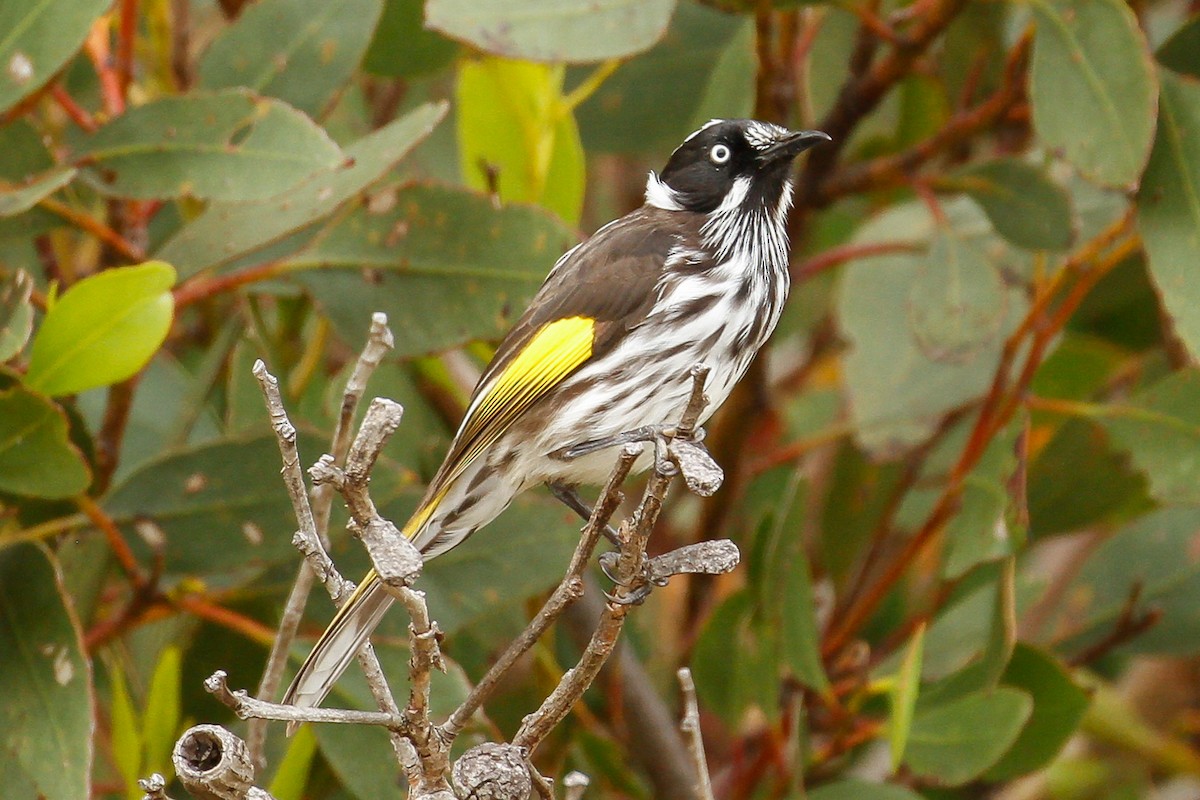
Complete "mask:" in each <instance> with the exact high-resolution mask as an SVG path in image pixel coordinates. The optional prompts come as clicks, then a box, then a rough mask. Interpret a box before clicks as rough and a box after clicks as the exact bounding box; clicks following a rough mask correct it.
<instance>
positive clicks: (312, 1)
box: [197, 0, 402, 116]
mask: <svg viewBox="0 0 1200 800" xmlns="http://www.w3.org/2000/svg"><path fill="white" fill-rule="evenodd" d="M382 10H383V0H259V2H257V3H252V4H249V5H247V6H246V7H245V9H243V11H242V14H241V15H240V16H239V17H238V19H237V20H236V21H235V22H234V23H233V24H232V25H230V26H229V27H228V28H226V29H225V30H223V31H222V32H221V33H220V35H218V36H217V38H216V39H214V40H213V43H212V44H211V45H209V48H208V50H206V51H205V53H204V57H203V58H202V59H201V60H200V65H199V67H198V68H197V78H198V81H199V85H200V86H201V87H204V88H207V89H224V88H231V87H236V86H241V87H245V88H247V89H250V90H251V91H254V92H256V93H258V94H263V95H268V96H270V97H277V98H279V99H280V100H283V101H284V102H286V103H288V104H290V105H292V106H294V107H295V108H298V109H300V110H301V111H303V112H305V113H307V114H310V115H314V116H315V115H317V114H320V113H321V112H322V111H324V110H325V109H326V107H327V106H328V105H329V104H330V101H331V100H332V99H333V98H334V96H335V95H336V94H337V92H338V91H339V90H340V89H341V88H342V87H343V86H344V85H345V84H346V83H347V81H349V80H350V76H351V75H352V74H353V73H354V70H355V68H356V67H357V66H358V63H359V61H361V60H362V57H363V53H365V52H366V49H367V45H368V43H369V42H370V41H371V34H372V32H373V31H374V30H375V23H376V22H377V21H378V20H379V15H380V13H381V12H382ZM264 45H266V46H264ZM393 46H396V45H395V44H394V45H393ZM398 49H402V48H398Z"/></svg>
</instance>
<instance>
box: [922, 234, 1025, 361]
mask: <svg viewBox="0 0 1200 800" xmlns="http://www.w3.org/2000/svg"><path fill="white" fill-rule="evenodd" d="M922 261H923V264H922V267H921V269H919V270H918V271H917V274H916V276H915V277H914V280H913V281H912V284H911V285H910V287H909V290H908V298H907V303H906V305H907V307H908V318H909V328H910V330H911V331H912V334H913V338H914V341H915V343H916V345H917V347H918V348H919V349H920V350H921V352H922V353H923V354H924V355H925V357H926V358H928V359H929V360H931V361H935V362H946V363H951V364H961V363H964V362H970V361H971V360H972V359H973V358H974V357H975V355H976V354H978V353H979V352H980V351H981V350H983V349H985V348H988V347H989V345H990V346H992V347H994V346H995V344H996V342H997V339H998V338H999V336H998V334H999V331H1000V326H1001V325H1002V324H1003V322H1004V318H1005V315H1006V312H1007V309H1006V301H1007V296H1006V290H1005V286H1004V281H1003V280H1002V279H1001V276H1000V271H999V270H998V269H997V268H996V266H995V265H994V264H993V263H992V262H991V260H990V259H989V257H988V254H987V253H986V252H985V251H984V249H983V248H982V247H981V246H979V245H978V244H977V243H975V242H973V241H971V240H969V239H967V238H965V237H961V236H959V235H958V234H957V233H955V232H954V231H953V230H952V229H949V228H939V229H938V230H937V232H936V233H935V234H934V237H933V241H932V243H931V244H930V247H929V253H928V255H927V256H926V257H925V258H924V259H922Z"/></svg>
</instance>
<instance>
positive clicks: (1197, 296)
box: [1137, 71, 1200, 356]
mask: <svg viewBox="0 0 1200 800" xmlns="http://www.w3.org/2000/svg"><path fill="white" fill-rule="evenodd" d="M1161 79H1162V97H1161V99H1160V102H1159V109H1158V134H1157V136H1156V138H1155V140H1154V151H1153V152H1152V153H1151V154H1150V163H1149V164H1148V165H1147V167H1146V174H1145V176H1143V178H1142V186H1141V190H1140V191H1139V192H1138V197H1137V224H1138V230H1139V231H1140V232H1141V234H1142V239H1143V241H1144V242H1145V247H1146V254H1147V256H1148V259H1149V265H1150V275H1151V277H1153V279H1154V283H1155V285H1156V287H1157V288H1158V292H1159V294H1160V295H1161V296H1162V302H1163V305H1164V306H1165V307H1166V310H1167V313H1169V314H1170V315H1171V318H1172V320H1173V321H1174V323H1175V332H1176V333H1177V334H1178V335H1179V338H1180V339H1182V340H1183V343H1184V344H1185V345H1186V346H1187V348H1188V350H1189V352H1191V353H1192V354H1193V356H1195V355H1197V354H1200V288H1198V287H1200V283H1198V282H1197V281H1196V280H1195V276H1194V272H1195V268H1196V252H1197V251H1198V250H1200V83H1198V82H1197V81H1194V80H1189V79H1186V78H1180V77H1177V76H1175V75H1172V74H1171V73H1169V72H1166V71H1163V72H1162V73H1161Z"/></svg>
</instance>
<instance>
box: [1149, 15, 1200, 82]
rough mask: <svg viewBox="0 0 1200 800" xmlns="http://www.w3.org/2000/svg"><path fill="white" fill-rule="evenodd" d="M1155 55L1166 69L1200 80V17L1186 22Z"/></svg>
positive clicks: (1194, 17)
mask: <svg viewBox="0 0 1200 800" xmlns="http://www.w3.org/2000/svg"><path fill="white" fill-rule="evenodd" d="M1154 55H1155V57H1156V58H1158V63H1160V64H1162V65H1163V66H1164V67H1167V68H1168V69H1173V70H1175V71H1176V72H1182V73H1183V74H1184V75H1191V76H1192V77H1193V78H1200V16H1193V17H1192V18H1191V19H1189V20H1188V21H1187V22H1185V23H1184V24H1183V25H1182V26H1181V27H1180V28H1179V30H1177V31H1175V33H1173V34H1171V38H1170V39H1167V41H1166V42H1165V43H1163V45H1162V46H1161V47H1159V48H1158V52H1156V53H1155V54H1154Z"/></svg>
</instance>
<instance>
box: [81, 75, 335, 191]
mask: <svg viewBox="0 0 1200 800" xmlns="http://www.w3.org/2000/svg"><path fill="white" fill-rule="evenodd" d="M80 156H81V157H82V158H83V159H84V160H85V163H87V164H90V165H92V170H90V174H92V177H93V183H94V184H95V185H96V186H97V187H98V188H99V189H101V190H102V191H105V192H108V193H110V194H115V195H120V196H122V197H135V198H142V199H151V198H173V197H187V196H192V197H200V198H205V199H215V200H239V201H240V200H258V199H263V198H267V197H273V196H275V195H278V194H280V193H281V192H284V191H285V190H287V189H290V188H292V187H293V186H296V185H297V184H298V183H300V181H302V180H303V179H305V178H308V177H309V176H311V175H313V174H314V173H317V172H320V171H321V170H326V169H329V168H332V167H336V166H338V165H339V164H342V163H343V162H344V161H345V160H346V154H344V153H343V152H342V151H341V149H340V148H339V147H338V146H337V145H336V144H335V143H334V141H333V140H332V139H330V138H329V135H328V134H327V133H325V131H324V130H322V129H321V128H320V127H318V126H317V125H316V124H315V123H314V122H313V121H312V120H311V119H309V118H308V117H307V116H305V115H304V114H303V113H301V112H299V111H297V110H296V109H294V108H292V107H291V106H288V105H287V104H286V103H283V102H281V101H279V100H272V99H269V98H262V97H256V96H255V95H252V94H250V93H249V92H246V91H243V90H239V89H233V90H225V91H220V92H204V93H200V92H197V93H193V94H190V95H187V96H179V97H164V98H161V99H159V100H154V101H152V102H149V103H147V104H146V105H144V106H139V107H137V108H134V109H130V110H129V111H126V112H125V113H124V114H122V115H121V116H119V117H117V118H116V119H114V120H113V121H112V122H110V123H109V124H108V125H105V126H104V127H103V128H101V129H100V130H98V131H96V133H94V134H92V135H91V136H90V137H89V138H88V139H87V140H86V142H85V143H84V145H83V147H82V148H81V150H80Z"/></svg>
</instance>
